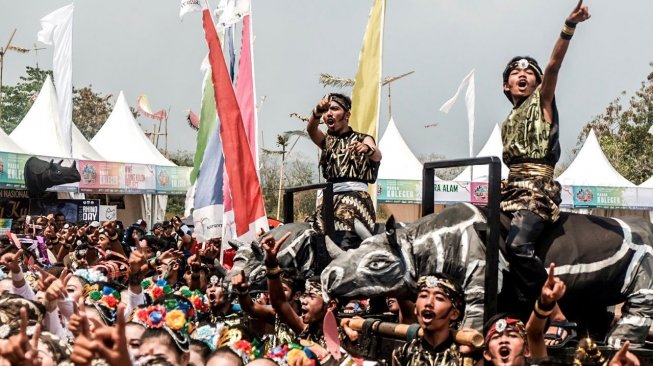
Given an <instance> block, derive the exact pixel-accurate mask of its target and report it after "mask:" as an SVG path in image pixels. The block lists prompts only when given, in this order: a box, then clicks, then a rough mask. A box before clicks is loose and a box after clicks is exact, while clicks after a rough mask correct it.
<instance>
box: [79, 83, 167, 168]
mask: <svg viewBox="0 0 653 366" xmlns="http://www.w3.org/2000/svg"><path fill="white" fill-rule="evenodd" d="M91 145H92V146H93V147H94V148H95V149H96V150H97V151H98V152H100V153H101V154H102V155H103V156H104V157H106V158H107V159H108V160H110V161H117V162H122V163H136V164H153V165H162V166H174V165H175V164H174V163H173V162H171V161H170V160H168V159H166V158H165V157H164V156H163V155H162V154H161V153H160V152H159V150H157V148H156V147H154V145H153V144H152V142H150V140H149V139H148V138H147V136H145V133H144V132H143V130H142V129H141V127H140V126H139V125H138V122H136V120H135V119H134V115H133V114H132V112H131V111H130V110H129V105H128V104H127V100H126V99H125V95H124V93H123V92H122V91H120V95H118V100H116V104H115V105H114V107H113V111H111V115H110V116H109V118H108V119H107V121H106V122H105V123H104V125H103V126H102V128H101V129H100V131H98V133H97V134H96V135H95V136H94V137H93V139H92V140H91Z"/></svg>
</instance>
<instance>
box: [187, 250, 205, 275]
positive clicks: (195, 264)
mask: <svg viewBox="0 0 653 366" xmlns="http://www.w3.org/2000/svg"><path fill="white" fill-rule="evenodd" d="M186 264H188V267H189V268H190V269H191V271H192V272H193V273H195V272H199V269H200V266H201V265H202V262H201V261H200V257H199V256H198V255H197V254H193V255H191V256H190V257H188V259H187V260H186Z"/></svg>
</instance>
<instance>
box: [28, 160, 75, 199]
mask: <svg viewBox="0 0 653 366" xmlns="http://www.w3.org/2000/svg"><path fill="white" fill-rule="evenodd" d="M62 163H63V160H61V161H59V162H58V163H55V162H54V159H53V160H50V162H47V161H44V160H41V159H39V158H37V157H35V156H32V157H30V158H29V159H27V161H26V162H25V170H24V175H25V186H26V187H27V190H28V192H29V196H30V197H32V198H36V197H41V195H42V194H43V192H45V190H46V189H48V188H50V187H54V186H58V185H61V184H66V183H75V182H79V181H80V180H82V177H81V175H80V174H79V171H78V170H77V162H76V161H73V164H72V165H71V166H70V167H65V166H62V165H61V164H62Z"/></svg>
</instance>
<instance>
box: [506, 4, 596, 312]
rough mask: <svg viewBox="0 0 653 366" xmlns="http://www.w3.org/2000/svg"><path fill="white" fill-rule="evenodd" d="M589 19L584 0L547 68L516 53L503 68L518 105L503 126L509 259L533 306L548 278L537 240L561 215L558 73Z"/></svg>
mask: <svg viewBox="0 0 653 366" xmlns="http://www.w3.org/2000/svg"><path fill="white" fill-rule="evenodd" d="M589 18H590V14H589V11H588V8H587V6H583V1H582V0H580V1H579V2H578V5H576V7H575V8H574V10H573V11H572V12H571V14H570V15H569V17H568V18H567V20H566V21H565V24H564V25H563V28H562V32H561V33H560V37H559V38H558V39H557V40H556V43H555V46H554V48H553V52H552V54H551V58H550V60H549V63H548V65H547V66H546V68H545V69H544V72H542V69H541V68H540V66H539V65H538V63H537V61H535V60H534V59H533V58H531V57H524V56H517V57H514V58H512V59H511V60H510V61H509V62H508V64H507V65H506V68H505V70H504V71H503V92H504V94H505V95H506V97H507V98H508V100H510V103H511V104H512V105H513V109H512V111H511V112H510V114H509V115H508V117H507V118H506V120H505V121H504V122H503V124H502V126H501V137H502V141H503V161H504V162H505V163H506V164H507V165H508V167H509V168H510V173H509V175H508V179H507V180H505V181H504V182H502V202H501V209H502V210H503V211H506V212H512V214H513V218H512V222H511V227H510V232H509V233H508V237H507V239H506V252H507V258H508V261H509V262H510V272H511V274H512V275H513V276H512V277H513V279H514V281H515V284H516V290H517V292H518V296H519V301H520V302H523V303H528V304H529V305H530V304H532V303H533V302H534V301H535V299H536V298H537V295H538V291H539V289H540V288H542V284H543V283H544V280H545V279H546V271H545V269H544V265H543V264H542V261H541V260H540V259H539V258H538V257H537V255H536V242H537V239H538V237H539V236H540V234H541V233H542V230H543V229H544V227H545V225H546V224H547V223H551V222H555V221H556V220H557V219H558V216H559V214H560V208H559V204H560V202H561V198H560V184H559V183H558V182H556V181H555V180H554V179H553V169H554V167H555V164H556V163H557V161H558V159H559V158H560V142H559V140H558V135H559V132H558V130H559V121H558V110H557V108H556V102H555V89H556V84H557V82H558V72H559V70H560V67H561V66H562V61H563V59H564V57H565V54H566V53H567V48H568V47H569V42H570V40H571V38H572V36H573V35H574V32H575V30H576V25H577V24H578V23H579V22H583V21H585V20H587V19H589ZM560 315H562V314H560ZM563 318H564V316H563Z"/></svg>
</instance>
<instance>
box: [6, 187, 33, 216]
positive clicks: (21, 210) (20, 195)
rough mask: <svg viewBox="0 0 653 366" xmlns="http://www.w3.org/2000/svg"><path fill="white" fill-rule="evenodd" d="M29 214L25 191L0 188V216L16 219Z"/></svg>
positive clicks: (27, 196)
mask: <svg viewBox="0 0 653 366" xmlns="http://www.w3.org/2000/svg"><path fill="white" fill-rule="evenodd" d="M27 214H29V194H28V193H27V191H21V190H14V189H0V217H1V218H5V219H7V218H13V219H18V218H20V217H21V216H25V215H27Z"/></svg>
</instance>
